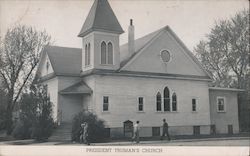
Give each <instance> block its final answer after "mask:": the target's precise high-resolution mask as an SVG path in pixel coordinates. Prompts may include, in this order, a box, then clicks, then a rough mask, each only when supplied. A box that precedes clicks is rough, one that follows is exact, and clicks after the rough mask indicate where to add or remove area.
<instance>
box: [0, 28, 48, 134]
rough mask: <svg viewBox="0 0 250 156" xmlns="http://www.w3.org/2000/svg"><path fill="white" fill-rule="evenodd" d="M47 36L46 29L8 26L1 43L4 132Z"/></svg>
mask: <svg viewBox="0 0 250 156" xmlns="http://www.w3.org/2000/svg"><path fill="white" fill-rule="evenodd" d="M50 39H51V38H50V36H49V35H48V34H47V33H46V32H45V31H37V30H36V29H34V28H32V27H27V26H21V25H19V26H16V27H14V28H10V29H8V30H7V33H6V35H5V37H4V39H3V40H2V42H1V46H0V74H1V76H2V78H3V81H4V84H5V86H6V93H7V106H6V110H5V111H6V117H5V124H6V129H7V134H10V133H11V130H12V112H13V110H14V108H15V106H16V103H17V101H18V100H19V99H20V95H21V94H22V93H23V92H24V91H25V90H26V89H28V88H29V86H30V84H31V82H32V80H33V79H34V76H35V72H36V67H37V64H38V62H39V57H40V53H41V51H42V50H43V49H44V47H45V46H46V45H48V44H49V43H50Z"/></svg>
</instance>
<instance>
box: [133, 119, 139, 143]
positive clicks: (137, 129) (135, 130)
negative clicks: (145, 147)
mask: <svg viewBox="0 0 250 156" xmlns="http://www.w3.org/2000/svg"><path fill="white" fill-rule="evenodd" d="M139 123H140V122H139V121H136V123H135V124H134V135H133V138H132V141H136V143H139V142H140V136H139V130H140V127H139Z"/></svg>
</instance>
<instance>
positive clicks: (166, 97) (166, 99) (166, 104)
mask: <svg viewBox="0 0 250 156" xmlns="http://www.w3.org/2000/svg"><path fill="white" fill-rule="evenodd" d="M164 111H170V99H169V90H168V87H165V89H164Z"/></svg>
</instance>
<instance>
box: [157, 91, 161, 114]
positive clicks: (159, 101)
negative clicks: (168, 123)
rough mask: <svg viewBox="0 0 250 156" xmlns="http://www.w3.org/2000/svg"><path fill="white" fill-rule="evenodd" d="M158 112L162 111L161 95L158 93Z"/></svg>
mask: <svg viewBox="0 0 250 156" xmlns="http://www.w3.org/2000/svg"><path fill="white" fill-rule="evenodd" d="M156 111H161V93H160V92H158V93H157V95H156Z"/></svg>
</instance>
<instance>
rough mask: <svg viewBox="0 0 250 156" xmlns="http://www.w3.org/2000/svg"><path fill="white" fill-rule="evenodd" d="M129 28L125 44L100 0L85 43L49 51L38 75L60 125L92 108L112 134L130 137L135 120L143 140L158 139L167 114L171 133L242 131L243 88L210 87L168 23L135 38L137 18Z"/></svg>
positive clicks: (110, 12) (90, 18) (108, 8)
mask: <svg viewBox="0 0 250 156" xmlns="http://www.w3.org/2000/svg"><path fill="white" fill-rule="evenodd" d="M128 25H129V26H128V43H126V44H124V45H120V43H119V36H120V35H121V34H122V33H123V32H124V29H123V28H122V27H121V25H120V24H119V21H118V19H117V18H116V16H115V14H114V12H113V10H112V8H111V6H110V4H109V3H108V1H107V0H95V1H94V3H93V5H92V7H91V9H90V12H89V14H88V16H87V18H86V20H85V22H84V24H83V26H82V29H81V30H80V32H79V35H78V37H79V38H81V40H82V48H68V47H58V46H48V47H46V48H45V50H44V51H43V53H42V57H41V60H40V63H39V67H38V74H39V76H40V78H41V80H42V82H43V83H44V84H47V86H48V92H49V95H50V98H51V101H52V102H53V105H54V106H53V117H54V120H55V121H57V123H58V124H59V126H58V128H59V129H60V127H61V128H64V129H67V128H65V126H63V125H71V123H72V118H73V117H74V115H76V114H77V113H78V112H80V111H87V112H92V113H94V114H96V115H97V116H98V117H99V118H100V119H102V120H104V121H105V126H106V128H107V130H108V131H109V135H110V137H129V136H131V135H132V131H131V128H132V125H133V124H134V123H135V122H136V121H137V120H138V121H140V126H141V129H140V136H142V137H150V136H160V134H161V132H162V120H163V119H166V121H167V122H168V124H169V126H170V128H169V133H170V135H202V134H211V133H213V134H215V133H217V134H220V133H224V134H227V133H230V134H233V133H238V132H239V122H238V103H237V93H238V92H239V91H240V90H238V89H232V88H217V87H209V83H210V82H211V81H212V77H211V76H210V75H209V73H208V72H207V71H206V70H205V69H204V68H203V67H202V65H201V64H200V62H199V61H198V60H197V59H196V58H195V57H194V55H193V54H192V53H191V52H190V51H189V50H188V49H187V47H186V46H185V45H184V44H183V42H182V41H181V40H180V39H179V38H178V37H177V35H176V34H175V33H174V31H173V30H172V29H171V28H170V27H169V26H165V27H163V28H160V29H159V30H156V31H154V32H151V33H145V34H147V35H145V36H144V37H141V38H138V39H135V38H134V33H135V32H134V30H135V26H134V24H133V20H130V21H128ZM145 27H146V25H145ZM66 127H67V126H66ZM68 127H70V126H68ZM67 130H69V131H70V130H71V129H70V128H68V129H67Z"/></svg>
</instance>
